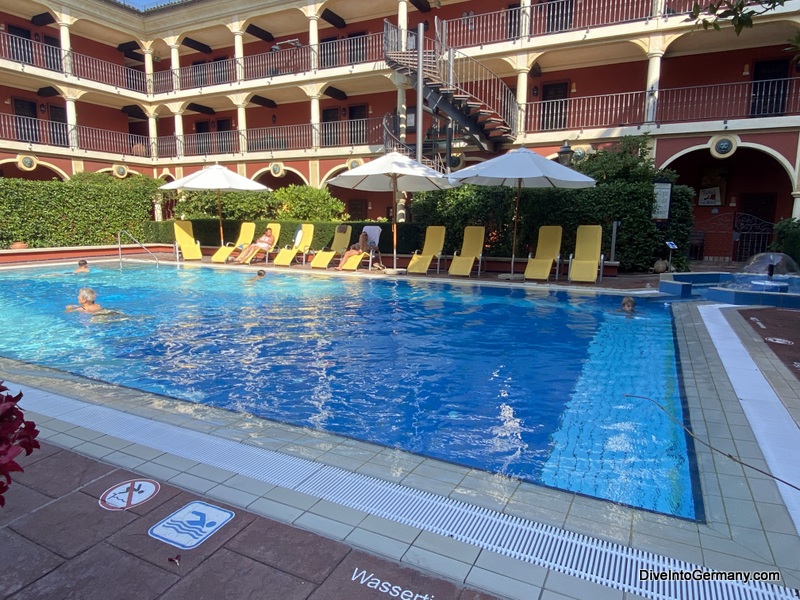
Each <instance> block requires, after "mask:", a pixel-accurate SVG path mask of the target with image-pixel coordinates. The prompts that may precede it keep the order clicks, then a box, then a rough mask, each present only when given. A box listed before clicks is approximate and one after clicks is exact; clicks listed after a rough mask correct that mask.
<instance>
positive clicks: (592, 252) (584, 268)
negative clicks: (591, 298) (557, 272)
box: [568, 225, 604, 283]
mask: <svg viewBox="0 0 800 600" xmlns="http://www.w3.org/2000/svg"><path fill="white" fill-rule="evenodd" d="M602 242H603V228H602V227H601V226H600V225H580V226H579V227H578V233H577V236H576V239H575V254H574V256H573V255H572V254H570V255H569V275H568V279H569V281H582V282H584V283H596V282H597V277H598V273H599V276H600V281H602V280H603V268H602V266H603V259H604V257H603V254H602Z"/></svg>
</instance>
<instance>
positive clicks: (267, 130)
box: [0, 78, 800, 158]
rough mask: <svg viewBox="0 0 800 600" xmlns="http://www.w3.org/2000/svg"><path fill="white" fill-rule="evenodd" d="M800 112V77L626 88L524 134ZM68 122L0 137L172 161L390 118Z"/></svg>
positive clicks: (312, 138)
mask: <svg viewBox="0 0 800 600" xmlns="http://www.w3.org/2000/svg"><path fill="white" fill-rule="evenodd" d="M798 114H800V78H790V79H773V80H768V81H756V82H747V83H728V84H719V85H712V86H698V87H685V88H668V89H663V90H660V91H659V92H658V94H657V96H656V95H654V94H652V93H650V92H644V91H640V92H623V93H619V94H603V95H598V96H586V97H580V98H567V99H564V100H550V101H541V102H529V103H527V104H526V105H525V131H526V132H528V133H535V132H539V131H559V130H575V129H590V128H602V127H625V126H637V125H642V124H643V123H646V122H655V123H658V124H667V123H681V122H691V121H713V120H724V119H749V118H757V117H762V118H763V117H779V116H784V115H791V116H794V115H798ZM70 135H71V133H70V129H69V126H68V125H67V124H66V123H61V122H56V121H48V120H44V119H37V118H35V117H22V116H16V115H8V114H0V139H3V140H10V141H16V142H23V143H28V144H41V145H45V146H60V147H69V146H73V147H77V148H78V149H82V150H88V151H96V152H105V153H109V154H120V155H125V156H144V157H154V156H158V157H160V158H172V157H177V156H198V155H206V154H239V153H243V152H245V149H246V151H247V152H262V151H278V150H307V149H309V148H316V147H342V146H357V145H365V144H366V145H381V144H383V143H384V131H383V118H381V117H376V118H369V119H352V120H346V121H335V122H331V123H321V124H320V125H319V130H315V128H314V126H313V125H311V124H310V123H308V124H301V125H284V126H278V127H259V128H253V129H248V130H246V131H244V132H240V131H216V132H210V133H194V134H188V135H183V136H174V135H172V136H161V137H158V138H157V139H156V140H155V143H153V144H151V140H150V139H149V138H148V137H147V136H142V135H134V134H129V133H124V132H119V131H109V130H105V129H97V128H94V127H85V126H78V127H76V128H75V131H74V138H75V139H74V140H72V141H71V138H70Z"/></svg>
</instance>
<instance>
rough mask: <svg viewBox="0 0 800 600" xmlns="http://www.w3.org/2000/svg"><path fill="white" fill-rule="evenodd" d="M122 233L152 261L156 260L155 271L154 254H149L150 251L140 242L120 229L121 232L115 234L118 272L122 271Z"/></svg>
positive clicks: (155, 257)
mask: <svg viewBox="0 0 800 600" xmlns="http://www.w3.org/2000/svg"><path fill="white" fill-rule="evenodd" d="M123 233H124V234H125V235H127V236H128V237H129V238H131V240H133V242H134V243H135V244H138V245H139V246H140V247H141V248H142V250H144V251H145V252H147V253H148V254H149V255H150V256H152V257H153V258H154V259H156V269H157V268H158V257H157V256H156V255H155V254H153V253H152V252H150V250H148V249H147V248H146V247H145V245H144V244H143V243H142V242H140V241H139V240H137V239H136V238H135V237H133V236H132V235H131V234H130V233H129V232H128V231H125V230H124V229H121V230H119V231H118V232H117V251H118V252H119V270H120V271H122V234H123Z"/></svg>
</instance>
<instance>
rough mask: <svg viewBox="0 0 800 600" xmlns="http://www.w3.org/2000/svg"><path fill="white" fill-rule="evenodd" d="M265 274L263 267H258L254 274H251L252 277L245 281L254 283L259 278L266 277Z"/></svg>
mask: <svg viewBox="0 0 800 600" xmlns="http://www.w3.org/2000/svg"><path fill="white" fill-rule="evenodd" d="M266 275H267V272H266V271H265V270H264V269H259V270H258V271H256V274H255V275H253V277H252V279H249V280H248V281H247V283H255V282H256V281H258V280H259V279H264V277H266Z"/></svg>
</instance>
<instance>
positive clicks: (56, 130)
mask: <svg viewBox="0 0 800 600" xmlns="http://www.w3.org/2000/svg"><path fill="white" fill-rule="evenodd" d="M0 138H2V139H4V140H13V141H16V142H27V143H29V144H43V145H46V146H63V147H67V146H69V128H68V126H67V124H66V123H58V122H55V121H44V120H41V119H34V118H31V117H18V116H16V115H6V114H0Z"/></svg>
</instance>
